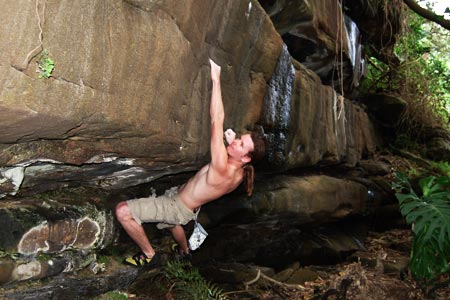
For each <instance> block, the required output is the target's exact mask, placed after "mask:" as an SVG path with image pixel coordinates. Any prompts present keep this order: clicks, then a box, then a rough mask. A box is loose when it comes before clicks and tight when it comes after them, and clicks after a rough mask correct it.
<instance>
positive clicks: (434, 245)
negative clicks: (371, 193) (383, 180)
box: [392, 173, 450, 283]
mask: <svg viewBox="0 0 450 300" xmlns="http://www.w3.org/2000/svg"><path fill="white" fill-rule="evenodd" d="M392 187H393V188H394V189H395V191H396V194H395V196H396V197H397V199H398V201H399V203H400V211H401V213H402V215H403V216H404V217H405V219H406V222H407V223H408V224H411V225H412V228H413V232H414V236H413V242H412V245H411V256H410V270H411V273H412V274H413V276H414V277H415V278H416V279H418V280H423V281H425V283H430V282H431V281H432V280H433V279H436V278H437V276H439V275H440V274H442V273H444V272H447V271H449V270H450V189H449V187H450V178H449V177H445V176H442V177H439V178H436V177H434V176H429V177H426V178H422V179H420V180H419V187H420V189H421V194H417V193H416V192H415V191H414V189H413V187H412V185H411V184H410V182H409V180H408V178H407V176H406V174H404V173H396V174H395V180H394V182H393V183H392Z"/></svg>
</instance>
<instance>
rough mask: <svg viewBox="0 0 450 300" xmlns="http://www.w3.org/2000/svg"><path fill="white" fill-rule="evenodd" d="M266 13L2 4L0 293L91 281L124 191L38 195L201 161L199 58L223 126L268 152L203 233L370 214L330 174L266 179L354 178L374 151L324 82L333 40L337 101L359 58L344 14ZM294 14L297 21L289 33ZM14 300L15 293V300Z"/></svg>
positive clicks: (362, 119)
mask: <svg viewBox="0 0 450 300" xmlns="http://www.w3.org/2000/svg"><path fill="white" fill-rule="evenodd" d="M265 2H267V1H261V4H260V3H259V2H257V1H254V0H250V1H231V0H229V1H228V0H227V1H222V0H217V1H211V0H186V1H183V5H181V4H180V2H179V1H175V0H166V1H161V0H156V1H155V0H153V1H152V0H111V1H106V0H95V1H87V0H81V1H70V0H36V1H25V0H18V1H8V2H7V3H5V4H4V6H3V9H2V10H1V11H0V17H1V19H2V23H3V26H2V27H1V28H0V124H1V126H0V150H1V151H0V194H1V196H2V199H0V216H1V217H0V224H1V226H2V228H7V230H4V232H1V233H0V251H1V254H2V255H1V257H2V258H0V274H1V278H0V279H1V280H0V283H3V284H5V283H6V284H7V283H12V282H16V281H21V280H26V279H37V278H43V277H47V276H54V275H56V274H60V273H61V272H67V273H70V274H73V272H74V271H76V270H79V269H83V268H86V266H90V267H91V268H93V269H95V270H98V268H101V267H99V266H98V265H96V256H95V254H96V252H97V251H98V250H99V249H104V248H106V247H108V246H110V245H111V244H112V243H113V241H114V238H115V237H117V235H118V232H119V228H117V226H116V223H115V221H114V218H113V216H112V207H113V206H114V203H115V202H117V201H118V199H119V196H117V197H115V196H102V197H100V196H99V197H97V198H96V197H94V200H95V201H92V200H93V199H92V198H85V199H81V201H80V199H79V196H78V197H72V198H71V200H70V201H69V202H65V200H66V196H62V195H63V194H64V193H58V192H57V193H55V194H54V196H52V197H53V198H52V199H51V201H50V200H45V201H44V200H42V199H40V198H39V196H40V195H41V194H42V195H44V194H45V195H47V193H49V192H50V193H51V191H61V190H63V191H64V190H69V188H70V189H72V188H77V187H88V188H94V189H98V190H99V191H101V192H100V193H101V194H102V195H104V194H103V193H106V192H107V193H112V194H114V193H119V192H122V191H123V190H124V189H127V188H132V187H136V186H140V185H143V184H147V183H152V182H157V180H158V179H162V180H166V181H164V183H166V184H167V187H168V186H169V185H170V184H179V183H180V180H182V179H184V178H185V176H186V174H189V172H193V171H196V170H198V169H199V167H201V166H202V165H203V164H205V163H207V162H208V161H209V135H210V132H209V124H210V123H209V97H210V90H211V85H210V78H209V65H208V58H210V57H211V58H213V59H214V60H216V61H217V62H218V63H219V64H220V65H221V66H222V96H223V100H224V106H225V111H226V118H225V119H226V120H225V128H233V129H234V130H235V131H237V132H240V133H241V132H244V131H246V130H252V129H255V128H262V129H263V130H264V132H265V133H266V134H267V137H268V140H269V143H270V149H269V153H268V155H267V157H266V159H265V161H264V162H263V163H262V164H261V165H260V166H259V168H260V170H261V172H262V173H263V174H264V176H262V177H261V178H259V179H258V182H257V187H256V191H257V192H256V194H255V196H254V198H253V200H252V201H251V202H245V200H242V199H243V197H242V194H240V193H239V192H236V193H234V194H232V195H231V196H229V197H231V200H230V198H227V197H225V198H224V199H221V200H219V201H218V202H217V204H214V205H219V206H222V207H228V210H227V209H223V210H221V212H222V214H221V215H214V211H215V209H214V206H211V208H209V209H208V208H205V214H204V216H203V217H202V218H204V219H205V221H206V223H208V222H209V224H217V223H220V222H221V221H222V220H224V219H226V218H228V217H232V216H233V214H236V212H238V211H240V210H241V209H246V210H247V211H248V212H251V214H252V215H256V216H257V215H258V214H260V215H264V214H265V213H267V212H270V214H269V215H271V216H272V217H274V216H275V217H276V216H283V215H289V216H290V218H291V217H292V216H294V219H295V220H296V222H297V223H298V224H306V223H309V222H319V223H320V222H329V221H334V220H337V219H341V218H345V217H348V216H353V215H359V214H362V213H363V212H364V211H365V210H366V208H367V201H368V200H367V197H368V190H369V189H368V187H367V186H366V185H364V184H361V183H356V182H352V181H348V180H346V179H339V178H333V177H327V176H323V177H322V176H317V177H314V176H313V177H303V176H287V177H276V180H274V177H273V174H275V175H276V174H278V173H281V172H286V171H289V170H294V169H298V168H300V169H301V168H319V169H320V168H321V167H324V166H334V165H339V166H341V167H345V168H353V167H355V166H357V165H358V164H359V163H360V160H361V159H366V158H368V157H371V156H372V155H373V154H374V153H375V152H376V151H377V149H378V148H379V147H380V146H381V145H382V143H383V141H382V138H381V136H380V134H379V132H378V130H377V126H376V125H375V124H374V123H373V122H372V120H371V119H370V118H369V116H368V114H367V113H366V112H365V110H364V109H363V107H361V106H360V105H359V104H358V103H356V102H354V101H351V100H349V99H346V97H345V94H344V95H342V91H343V90H342V89H340V88H338V89H337V90H338V91H337V92H336V89H335V88H336V85H335V84H333V83H330V82H329V80H328V79H329V77H330V74H332V72H333V70H334V69H335V68H336V66H335V65H333V63H332V62H330V59H331V58H332V59H334V58H335V57H336V55H337V53H336V45H337V44H338V45H339V47H340V49H341V50H342V51H341V54H342V56H343V58H344V59H343V60H341V61H340V62H339V63H338V65H342V66H344V67H345V70H346V71H345V78H346V84H345V91H348V92H350V91H351V89H352V87H354V86H355V84H357V81H358V80H359V78H360V76H361V71H362V67H361V65H358V67H356V68H355V64H354V62H355V61H356V60H357V61H358V63H361V59H363V55H362V54H361V52H358V53H359V54H358V55H359V56H356V54H355V52H352V51H351V49H353V48H354V47H356V46H354V45H353V44H352V41H354V39H352V38H350V35H349V32H348V31H346V30H343V31H342V34H343V36H341V38H338V37H337V36H336V31H335V30H334V29H335V28H338V27H339V28H342V29H344V28H346V27H345V22H348V21H346V19H345V18H344V16H343V14H342V13H341V7H340V6H339V5H335V4H333V5H329V1H328V0H320V1H319V0H318V1H314V3H313V5H310V2H308V1H298V3H297V4H298V7H296V9H295V10H291V8H289V7H285V8H283V7H282V6H280V7H278V6H277V7H278V8H279V9H276V8H275V7H269V8H270V9H268V7H267V4H266V3H265ZM275 2H277V3H278V1H275ZM275 2H273V3H275ZM280 2H284V1H280ZM265 9H266V10H267V12H266V10H265ZM289 12H291V14H292V13H293V12H295V15H296V17H297V19H293V20H292V21H291V22H292V23H290V24H288V23H287V22H289V20H290V18H289V16H290V15H291V14H289ZM286 14H287V17H286ZM281 16H284V17H282V18H281ZM271 17H272V19H271ZM278 17H280V18H278ZM277 18H278V19H277ZM273 20H274V21H273ZM277 20H278V21H277ZM352 26H353V25H352ZM287 32H291V34H292V35H293V33H294V32H295V34H296V35H295V36H297V37H298V38H300V40H301V41H305V40H306V41H309V42H310V43H311V44H312V45H313V46H311V47H310V48H308V49H304V51H307V52H305V53H307V54H308V55H306V56H305V57H303V58H304V61H302V59H300V58H299V59H297V58H295V57H292V55H291V53H292V52H293V50H292V49H289V48H288V46H290V45H289V43H285V42H284V41H283V39H284V35H285V34H286V33H287ZM282 35H283V38H282ZM284 40H285V39H284ZM291 41H292V39H291ZM358 41H359V40H358ZM286 44H287V45H286ZM291 45H292V43H291ZM352 45H353V46H354V47H353V46H352ZM359 46H360V44H358V47H359ZM352 47H353V48H352ZM355 49H356V48H355ZM44 50H46V51H47V52H48V57H50V58H51V59H53V60H54V65H55V67H54V70H53V72H52V73H51V76H50V78H48V79H46V78H39V73H38V72H37V71H38V69H39V60H40V58H41V57H42V56H43V51H44ZM296 53H302V50H298V51H297V52H296ZM323 53H326V55H321V54H323ZM311 59H313V60H311ZM307 61H309V62H311V63H310V64H308V63H307ZM313 62H318V63H319V64H313ZM319 65H320V66H322V67H323V68H322V67H319ZM314 66H316V67H314ZM319 71H320V72H319ZM327 78H328V79H327ZM327 80H328V81H327ZM349 80H350V81H351V83H350V84H347V81H349ZM355 80H356V81H355ZM337 87H339V84H338V85H337ZM343 88H344V86H343ZM167 178H169V180H167ZM268 182H271V184H270V185H268V184H267V183H268ZM105 191H106V192H105ZM275 191H276V192H275ZM148 193H150V191H149V192H148ZM51 195H53V194H51ZM91 196H92V195H91ZM62 198H64V199H62ZM69 198H70V197H69ZM74 199H75V200H74ZM233 199H235V200H234V201H240V202H238V203H237V204H236V203H235V204H233ZM224 203H225V204H224ZM227 203H229V204H230V205H229V206H228V205H227ZM242 203H244V204H242ZM249 203H251V206H248V204H249ZM227 213H228V215H227ZM289 220H290V219H289ZM39 257H40V260H38V259H37V258H39ZM18 258H20V259H18ZM120 274H122V273H120ZM127 276H128V275H127ZM129 276H131V277H128V278H132V277H133V276H136V274H134V273H133V274H129ZM99 290H100V289H99ZM42 293H43V295H47V294H45V291H43V292H42ZM14 295H15V296H14ZM18 295H24V294H23V293H22V294H14V293H12V294H10V297H12V298H14V297H19V296H18ZM55 295H56V294H55ZM35 296H36V295H35ZM47 296H48V295H47ZM43 297H44V296H43ZM55 297H56V296H55ZM46 299H47V298H46ZM55 299H56V298H55Z"/></svg>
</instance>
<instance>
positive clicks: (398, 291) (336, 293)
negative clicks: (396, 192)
mask: <svg viewBox="0 0 450 300" xmlns="http://www.w3.org/2000/svg"><path fill="white" fill-rule="evenodd" d="M410 242H411V232H410V230H400V229H395V230H390V231H387V232H383V233H371V234H370V235H369V237H368V239H367V241H366V243H365V245H366V250H365V251H362V252H358V253H355V254H353V255H352V256H351V259H350V261H349V262H348V263H342V264H339V265H335V266H326V267H324V266H321V267H318V266H309V267H308V268H310V269H311V270H313V271H314V272H316V273H318V274H319V276H318V277H317V278H316V279H315V280H314V281H307V282H304V283H303V284H301V285H298V284H297V285H289V284H285V283H281V282H276V281H272V280H270V278H262V279H259V281H261V282H259V283H258V284H257V285H255V288H254V289H252V288H251V287H249V288H248V289H247V290H241V291H236V292H235V293H230V294H228V296H229V297H230V299H241V300H243V299H271V300H272V299H273V300H275V299H280V300H281V299H283V300H284V299H305V300H306V299H307V300H344V299H346V300H378V299H380V300H426V299H439V300H444V299H445V300H448V299H450V282H449V276H448V275H449V274H446V275H444V276H442V278H440V280H439V282H438V285H437V287H436V288H435V289H433V290H432V291H429V292H430V293H428V294H427V293H426V292H425V291H423V290H422V289H421V288H420V286H419V285H418V284H417V283H416V282H415V281H414V280H413V279H412V277H411V274H409V272H408V268H407V262H408V257H409V245H410ZM352 259H353V260H354V262H352V261H351V260H352Z"/></svg>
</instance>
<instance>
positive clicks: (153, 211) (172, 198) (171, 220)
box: [127, 189, 196, 229]
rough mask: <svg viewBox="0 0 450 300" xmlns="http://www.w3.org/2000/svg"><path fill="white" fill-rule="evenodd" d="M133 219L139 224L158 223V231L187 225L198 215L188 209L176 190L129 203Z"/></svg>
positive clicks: (129, 201)
mask: <svg viewBox="0 0 450 300" xmlns="http://www.w3.org/2000/svg"><path fill="white" fill-rule="evenodd" d="M127 204H128V207H129V209H130V212H131V215H132V217H133V219H134V220H135V221H136V222H137V223H139V224H142V223H147V222H152V223H158V224H157V225H156V227H157V228H158V229H164V228H171V227H174V226H175V225H186V224H187V223H188V222H189V221H191V220H193V219H195V217H196V214H195V213H194V212H193V211H191V210H190V209H189V208H187V207H186V206H185V205H184V203H183V201H181V199H180V197H178V194H177V192H176V190H175V192H174V189H172V190H168V191H166V193H165V194H164V195H162V196H158V197H157V196H156V195H152V196H150V197H148V198H139V199H133V200H128V201H127Z"/></svg>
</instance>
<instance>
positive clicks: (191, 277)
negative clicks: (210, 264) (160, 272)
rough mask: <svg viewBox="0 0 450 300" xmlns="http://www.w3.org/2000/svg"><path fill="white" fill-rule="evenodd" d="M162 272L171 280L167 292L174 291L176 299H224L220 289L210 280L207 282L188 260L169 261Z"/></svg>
mask: <svg viewBox="0 0 450 300" xmlns="http://www.w3.org/2000/svg"><path fill="white" fill-rule="evenodd" d="M164 274H165V276H166V277H167V278H168V279H169V280H170V281H171V282H172V287H171V291H169V292H172V291H173V292H174V293H176V297H175V298H176V299H186V300H190V299H198V300H203V299H204V300H213V299H217V300H225V299H226V297H225V295H224V294H223V292H222V290H221V289H219V288H218V287H217V286H216V285H214V284H212V283H211V282H207V281H206V280H205V279H204V278H203V277H202V276H201V275H200V273H199V272H198V270H197V269H196V268H192V266H191V264H190V263H189V262H186V261H169V262H168V263H167V266H166V268H165V269H164Z"/></svg>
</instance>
